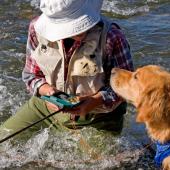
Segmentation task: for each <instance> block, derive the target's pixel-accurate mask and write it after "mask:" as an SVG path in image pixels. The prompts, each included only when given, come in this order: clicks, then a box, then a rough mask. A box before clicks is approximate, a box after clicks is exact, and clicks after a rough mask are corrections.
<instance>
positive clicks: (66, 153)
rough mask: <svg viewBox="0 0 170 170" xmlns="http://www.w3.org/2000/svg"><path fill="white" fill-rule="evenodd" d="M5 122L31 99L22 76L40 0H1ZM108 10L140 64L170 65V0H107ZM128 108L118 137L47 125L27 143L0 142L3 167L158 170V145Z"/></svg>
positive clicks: (0, 84)
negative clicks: (30, 28) (155, 158)
mask: <svg viewBox="0 0 170 170" xmlns="http://www.w3.org/2000/svg"><path fill="white" fill-rule="evenodd" d="M0 2H1V5H0V40H1V41H0V122H3V121H4V120H6V119H7V118H8V117H9V116H10V115H12V114H14V113H15V111H16V110H17V109H18V108H19V107H20V106H21V105H22V104H23V103H24V102H25V101H26V100H27V99H28V98H29V94H28V92H27V91H26V88H25V85H24V83H23V82H22V80H21V71H22V69H23V66H24V62H25V46H26V39H27V29H28V24H29V21H30V19H31V18H32V17H34V16H36V15H37V14H38V13H39V9H38V4H39V1H38V0H0ZM102 12H103V14H105V15H107V16H109V17H111V18H113V20H115V22H117V23H118V24H119V25H120V26H121V28H122V29H123V31H124V32H125V34H126V36H127V39H128V41H129V43H130V45H131V52H132V56H133V59H134V65H135V68H137V67H139V66H143V65H146V64H157V65H161V66H163V67H165V68H167V70H170V1H168V0H145V1H142V0H115V1H112V0H104V4H103V7H102ZM135 114H136V110H135V109H134V108H133V107H132V106H129V107H128V112H127V114H126V116H125V123H124V128H123V131H122V133H121V135H119V136H113V135H112V134H109V133H104V132H101V131H97V130H96V129H93V128H84V129H82V130H81V131H78V132H77V133H72V132H64V133H61V132H59V133H58V134H55V135H53V134H51V133H50V132H49V130H48V129H44V130H42V131H40V132H37V133H36V134H35V135H33V136H32V137H31V138H30V139H29V140H28V141H26V142H24V143H17V144H16V145H14V146H12V145H11V144H10V143H9V142H6V143H4V144H3V145H1V146H0V150H1V152H0V169H7V170H8V169H16V170H23V169H30V170H34V169H36V170H37V169H44V170H52V169H83V170H85V169H87V170H90V169H93V170H96V169H101V170H104V169H105V170H106V169H115V170H116V169H120V170H126V169H128V170H137V169H138V170H149V169H150V170H154V169H155V170H156V169H157V168H156V167H155V165H154V162H153V156H154V155H153V151H152V149H150V148H151V147H152V148H153V149H154V148H155V146H154V144H152V145H151V146H150V147H148V148H147V147H146V146H145V145H146V144H150V143H151V141H150V140H149V138H148V137H147V135H146V131H145V127H144V125H141V124H136V123H135Z"/></svg>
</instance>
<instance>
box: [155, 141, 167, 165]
mask: <svg viewBox="0 0 170 170" xmlns="http://www.w3.org/2000/svg"><path fill="white" fill-rule="evenodd" d="M168 156H170V141H169V142H166V143H160V142H158V141H156V155H155V163H156V165H157V166H161V165H162V161H163V160H164V159H165V158H166V157H168Z"/></svg>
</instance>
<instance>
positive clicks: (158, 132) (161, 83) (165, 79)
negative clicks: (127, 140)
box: [110, 65, 170, 170]
mask: <svg viewBox="0 0 170 170" xmlns="http://www.w3.org/2000/svg"><path fill="white" fill-rule="evenodd" d="M110 84H111V87H112V88H113V90H114V91H115V92H116V93H117V94H118V95H120V96H121V97H122V98H124V99H125V100H127V101H128V102H129V103H131V104H133V105H134V106H135V107H136V108H137V116H136V121H137V122H140V123H145V125H146V128H147V131H148V134H149V136H150V137H151V138H152V139H153V140H156V141H159V142H161V143H165V142H167V141H170V73H169V72H167V71H165V70H164V69H163V68H161V67H159V66H156V65H147V66H144V67H141V68H139V69H137V70H136V71H135V72H130V71H127V70H123V69H118V68H115V69H112V72H111V77H110ZM163 168H164V169H166V170H170V156H168V157H166V158H165V159H164V160H163Z"/></svg>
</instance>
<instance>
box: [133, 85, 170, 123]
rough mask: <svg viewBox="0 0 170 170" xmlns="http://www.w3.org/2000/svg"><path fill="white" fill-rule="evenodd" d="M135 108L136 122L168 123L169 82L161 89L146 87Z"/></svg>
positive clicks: (169, 115) (169, 116)
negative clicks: (136, 112)
mask: <svg viewBox="0 0 170 170" xmlns="http://www.w3.org/2000/svg"><path fill="white" fill-rule="evenodd" d="M139 100H140V101H139V103H138V106H137V110H138V114H137V118H136V121H137V122H156V121H158V122H159V121H164V122H167V123H170V82H169V84H165V85H163V86H161V87H158V86H155V87H147V88H146V89H145V90H144V91H143V92H142V95H141V96H140V99H139Z"/></svg>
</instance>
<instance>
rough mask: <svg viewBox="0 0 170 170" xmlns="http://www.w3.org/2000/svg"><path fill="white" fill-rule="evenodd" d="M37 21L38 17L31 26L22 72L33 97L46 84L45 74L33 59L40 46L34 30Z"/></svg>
mask: <svg viewBox="0 0 170 170" xmlns="http://www.w3.org/2000/svg"><path fill="white" fill-rule="evenodd" d="M37 19H38V17H37V18H35V19H33V20H32V21H31V23H30V25H29V31H28V39H27V47H26V62H25V67H24V69H23V72H22V79H23V81H24V82H25V84H26V87H27V89H28V90H29V91H30V93H31V94H33V95H37V90H38V88H39V87H40V86H42V85H43V84H44V83H46V80H45V76H44V74H43V72H42V71H41V70H40V68H39V66H38V65H37V63H36V61H35V60H34V59H33V57H32V52H33V51H34V50H35V49H36V48H37V46H38V40H37V37H36V32H35V29H34V23H35V22H36V20H37Z"/></svg>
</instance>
